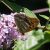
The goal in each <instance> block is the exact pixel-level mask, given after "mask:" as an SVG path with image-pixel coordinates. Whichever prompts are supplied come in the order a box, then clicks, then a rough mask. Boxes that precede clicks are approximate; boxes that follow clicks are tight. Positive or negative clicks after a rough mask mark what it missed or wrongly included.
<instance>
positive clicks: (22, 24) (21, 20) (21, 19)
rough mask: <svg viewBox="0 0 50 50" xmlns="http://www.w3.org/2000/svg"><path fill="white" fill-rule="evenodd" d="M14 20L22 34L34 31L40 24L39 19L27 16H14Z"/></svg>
mask: <svg viewBox="0 0 50 50" xmlns="http://www.w3.org/2000/svg"><path fill="white" fill-rule="evenodd" d="M14 18H15V22H16V25H17V26H18V29H19V31H20V32H21V33H22V34H24V33H26V32H28V31H31V30H33V29H34V28H36V27H37V25H38V23H39V19H37V18H30V17H28V16H26V15H25V14H20V13H18V14H16V15H15V16H14Z"/></svg>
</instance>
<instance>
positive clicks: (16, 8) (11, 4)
mask: <svg viewBox="0 0 50 50" xmlns="http://www.w3.org/2000/svg"><path fill="white" fill-rule="evenodd" d="M1 2H2V3H3V4H5V6H7V7H8V8H9V9H10V10H11V11H14V12H20V11H21V9H23V7H21V6H19V5H17V4H16V3H14V2H9V1H8V0H3V1H1Z"/></svg>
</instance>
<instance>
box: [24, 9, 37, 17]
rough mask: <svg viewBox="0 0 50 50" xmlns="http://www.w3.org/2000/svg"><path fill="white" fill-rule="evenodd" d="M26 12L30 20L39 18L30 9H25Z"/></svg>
mask: <svg viewBox="0 0 50 50" xmlns="http://www.w3.org/2000/svg"><path fill="white" fill-rule="evenodd" d="M24 12H25V14H26V15H27V16H29V17H30V18H37V16H36V15H35V14H34V13H33V12H32V11H31V10H29V9H27V8H24Z"/></svg>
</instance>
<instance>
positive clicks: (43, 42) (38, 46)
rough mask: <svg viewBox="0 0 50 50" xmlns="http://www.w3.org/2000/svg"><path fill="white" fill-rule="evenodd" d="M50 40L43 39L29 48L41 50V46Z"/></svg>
mask: <svg viewBox="0 0 50 50" xmlns="http://www.w3.org/2000/svg"><path fill="white" fill-rule="evenodd" d="M47 42H49V41H48V40H43V41H42V42H39V43H38V44H37V45H36V46H34V47H32V48H30V49H29V50H39V48H40V47H41V46H42V45H44V44H45V43H47Z"/></svg>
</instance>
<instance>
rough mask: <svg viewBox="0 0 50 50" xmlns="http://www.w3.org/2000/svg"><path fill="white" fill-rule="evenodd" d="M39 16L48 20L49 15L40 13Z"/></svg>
mask: <svg viewBox="0 0 50 50" xmlns="http://www.w3.org/2000/svg"><path fill="white" fill-rule="evenodd" d="M40 17H42V18H44V19H46V20H49V17H48V16H46V15H40Z"/></svg>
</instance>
